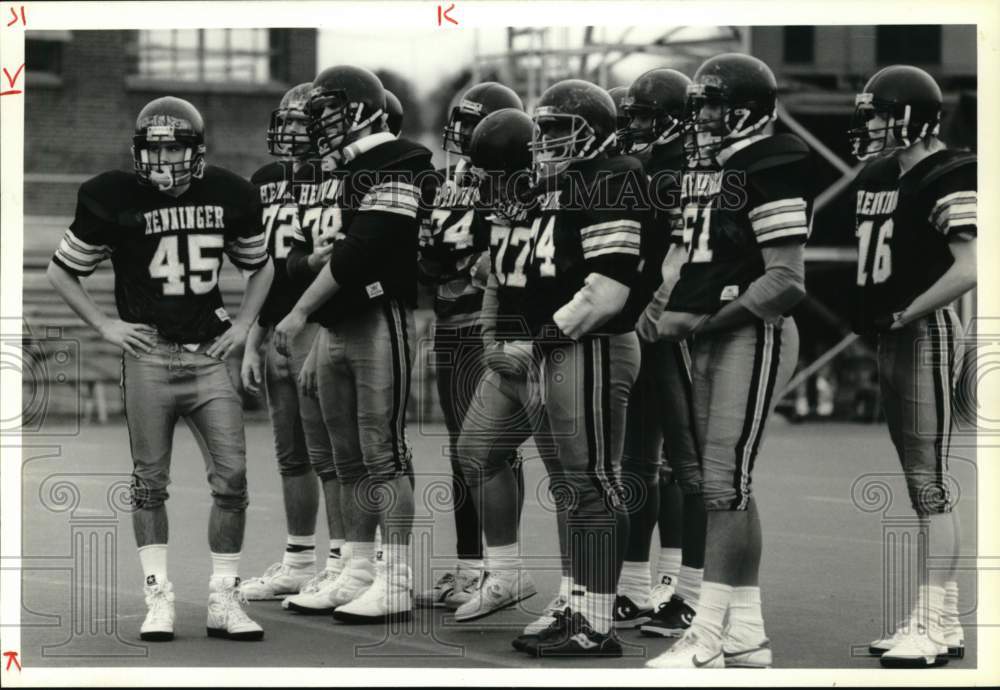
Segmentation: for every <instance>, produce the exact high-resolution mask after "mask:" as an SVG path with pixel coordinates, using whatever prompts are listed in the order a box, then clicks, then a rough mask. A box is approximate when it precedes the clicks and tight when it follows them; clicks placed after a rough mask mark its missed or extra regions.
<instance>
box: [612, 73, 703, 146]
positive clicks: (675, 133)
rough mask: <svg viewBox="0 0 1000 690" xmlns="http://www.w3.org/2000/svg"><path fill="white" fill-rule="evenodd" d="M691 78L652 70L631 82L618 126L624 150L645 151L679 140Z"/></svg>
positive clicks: (619, 139) (620, 141)
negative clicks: (621, 119) (622, 120)
mask: <svg viewBox="0 0 1000 690" xmlns="http://www.w3.org/2000/svg"><path fill="white" fill-rule="evenodd" d="M690 84H691V80H690V79H688V77H687V76H686V75H684V74H681V73H680V72H678V71H677V70H673V69H653V70H650V71H648V72H646V73H645V74H643V75H641V76H640V77H639V78H638V79H636V80H635V81H634V82H632V86H630V87H629V88H628V94H627V95H626V96H625V98H624V101H623V103H622V110H623V111H624V112H623V113H622V112H620V113H619V115H624V116H625V118H624V120H625V121H624V124H619V127H618V145H619V147H620V148H621V150H622V152H623V153H643V152H645V151H646V150H647V149H649V148H650V147H651V146H659V145H662V144H667V143H670V142H671V141H674V140H675V139H677V138H678V137H679V136H680V135H681V134H682V132H683V129H684V110H685V108H686V106H687V87H688V86H689V85H690Z"/></svg>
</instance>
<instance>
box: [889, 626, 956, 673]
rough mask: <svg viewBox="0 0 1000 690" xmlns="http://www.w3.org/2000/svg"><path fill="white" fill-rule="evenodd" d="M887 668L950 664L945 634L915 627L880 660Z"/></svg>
mask: <svg viewBox="0 0 1000 690" xmlns="http://www.w3.org/2000/svg"><path fill="white" fill-rule="evenodd" d="M879 662H880V663H881V664H882V665H883V666H885V667H886V668H930V667H932V666H943V665H944V664H947V663H948V646H947V645H946V644H944V632H943V631H941V630H937V631H933V632H930V633H929V632H928V631H927V628H925V627H924V626H922V625H913V626H911V628H910V631H909V632H908V633H907V634H906V635H904V636H903V637H902V638H901V639H900V640H898V641H897V642H896V644H895V645H893V647H892V649H890V650H889V651H887V652H886V653H885V654H883V655H882V656H881V657H880V658H879Z"/></svg>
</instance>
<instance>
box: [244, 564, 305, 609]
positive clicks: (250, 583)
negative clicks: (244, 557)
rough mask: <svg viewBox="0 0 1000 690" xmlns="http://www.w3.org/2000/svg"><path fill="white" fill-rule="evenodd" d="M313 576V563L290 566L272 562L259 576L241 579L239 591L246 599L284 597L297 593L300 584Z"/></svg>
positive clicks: (265, 599) (258, 599)
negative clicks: (303, 566)
mask: <svg viewBox="0 0 1000 690" xmlns="http://www.w3.org/2000/svg"><path fill="white" fill-rule="evenodd" d="M315 576H316V566H315V564H314V565H312V566H310V567H307V568H292V567H290V566H287V565H285V564H284V563H272V564H271V566H270V567H269V568H268V569H267V570H265V571H264V574H263V575H261V576H260V577H252V578H250V579H249V580H243V582H242V583H241V584H240V591H241V592H243V596H245V597H246V598H247V600H248V601H269V600H271V599H284V598H285V597H286V596H288V595H289V594H298V593H299V591H300V590H301V589H302V585H304V584H305V583H306V582H308V581H309V580H310V579H312V578H313V577H315Z"/></svg>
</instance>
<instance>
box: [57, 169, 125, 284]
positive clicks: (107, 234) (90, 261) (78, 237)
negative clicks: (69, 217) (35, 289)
mask: <svg viewBox="0 0 1000 690" xmlns="http://www.w3.org/2000/svg"><path fill="white" fill-rule="evenodd" d="M95 204H96V202H95V201H93V200H92V199H90V198H89V197H88V196H87V194H86V193H85V192H84V190H82V189H81V190H80V192H79V194H78V195H77V202H76V214H75V215H74V217H73V222H72V223H71V224H70V226H69V228H68V229H67V230H66V232H65V234H64V235H63V238H62V241H61V242H59V246H58V247H57V248H56V251H55V254H54V255H53V257H52V260H53V261H54V262H55V263H56V264H58V265H59V266H61V267H62V268H64V269H66V270H67V271H69V272H70V273H73V274H75V275H78V276H89V275H90V274H91V273H93V272H94V269H96V268H97V267H98V265H100V263H101V262H102V261H104V260H105V259H107V258H108V257H110V256H111V254H112V252H113V251H114V231H113V227H112V226H111V224H110V223H108V222H107V221H105V220H103V219H102V218H100V217H99V216H98V214H97V213H95V211H94V208H93V207H94V205H95Z"/></svg>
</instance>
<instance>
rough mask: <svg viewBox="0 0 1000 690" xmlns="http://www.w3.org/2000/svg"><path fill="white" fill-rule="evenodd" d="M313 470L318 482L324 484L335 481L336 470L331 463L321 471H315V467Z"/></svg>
mask: <svg viewBox="0 0 1000 690" xmlns="http://www.w3.org/2000/svg"><path fill="white" fill-rule="evenodd" d="M313 469H314V470H315V471H316V476H317V477H319V480H320V481H321V482H323V483H324V484H325V483H326V482H334V481H337V468H336V467H334V466H333V463H330V465H329V466H328V467H324V468H322V469H316V468H315V467H314V468H313Z"/></svg>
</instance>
